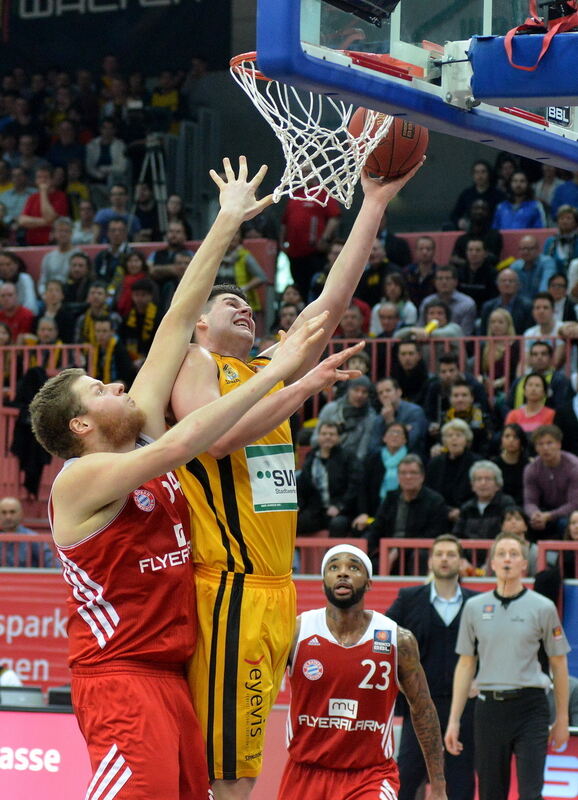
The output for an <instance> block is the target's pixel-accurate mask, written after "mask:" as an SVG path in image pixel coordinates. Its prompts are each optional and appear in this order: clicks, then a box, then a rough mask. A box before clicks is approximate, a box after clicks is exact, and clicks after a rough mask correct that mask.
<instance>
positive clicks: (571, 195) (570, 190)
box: [550, 172, 578, 217]
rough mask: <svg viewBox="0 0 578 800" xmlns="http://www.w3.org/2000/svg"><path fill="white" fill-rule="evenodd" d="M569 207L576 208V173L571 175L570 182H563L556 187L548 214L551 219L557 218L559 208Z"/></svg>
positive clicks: (577, 202) (577, 200)
mask: <svg viewBox="0 0 578 800" xmlns="http://www.w3.org/2000/svg"><path fill="white" fill-rule="evenodd" d="M563 205H569V206H574V208H578V172H573V173H572V180H571V181H564V183H563V184H562V186H558V188H557V189H556V191H555V192H554V196H553V197H552V205H551V206H550V213H551V214H552V216H553V217H555V216H557V214H558V209H559V208H560V206H563Z"/></svg>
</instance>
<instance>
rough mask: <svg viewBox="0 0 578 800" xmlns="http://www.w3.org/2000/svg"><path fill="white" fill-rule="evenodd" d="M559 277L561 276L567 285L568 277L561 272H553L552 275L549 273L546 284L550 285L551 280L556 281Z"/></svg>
mask: <svg viewBox="0 0 578 800" xmlns="http://www.w3.org/2000/svg"><path fill="white" fill-rule="evenodd" d="M560 278H562V280H563V281H564V283H565V285H566V286H568V278H567V277H566V276H565V275H564V273H563V272H555V273H554V274H553V275H550V277H549V278H548V286H550V284H551V283H552V281H557V280H559V279H560Z"/></svg>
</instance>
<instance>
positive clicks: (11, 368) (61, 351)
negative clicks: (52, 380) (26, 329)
mask: <svg viewBox="0 0 578 800" xmlns="http://www.w3.org/2000/svg"><path fill="white" fill-rule="evenodd" d="M94 357H95V354H94V348H93V347H91V346H90V345H89V344H59V345H52V346H50V347H43V346H40V345H26V346H21V345H10V346H9V347H0V375H1V376H3V381H2V392H1V393H0V405H2V404H3V403H5V402H6V401H10V400H14V397H15V395H16V385H17V383H18V380H19V378H20V377H21V376H22V375H24V373H25V372H26V371H27V370H29V369H30V367H36V366H39V365H40V366H43V367H44V369H45V370H46V372H47V374H48V376H49V377H52V376H53V375H56V374H57V373H58V372H60V371H61V370H63V369H66V368H67V367H82V368H83V369H85V370H86V371H87V372H88V374H89V375H92V374H93V373H94V363H95V362H94Z"/></svg>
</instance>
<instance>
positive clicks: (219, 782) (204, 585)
mask: <svg viewBox="0 0 578 800" xmlns="http://www.w3.org/2000/svg"><path fill="white" fill-rule="evenodd" d="M419 166H421V164H420V165H418V167H416V168H415V169H414V170H412V171H411V172H409V173H408V174H407V175H404V176H403V177H401V178H398V179H397V180H395V181H391V182H389V183H386V182H384V181H383V180H379V179H371V178H369V177H368V176H365V175H364V176H362V185H363V189H364V193H365V197H364V201H363V204H362V206H361V209H360V211H359V214H358V216H357V219H356V221H355V223H354V225H353V228H352V230H351V233H350V235H349V237H348V239H347V242H346V244H345V245H344V247H343V250H342V251H341V253H340V255H339V257H338V258H337V260H336V262H335V264H334V265H333V267H332V269H331V271H330V273H329V275H328V277H327V280H326V283H325V286H324V288H323V292H322V294H321V295H320V297H319V298H317V300H315V301H314V302H313V303H311V304H310V305H309V306H308V307H307V308H305V309H304V310H303V311H302V313H301V314H300V316H299V317H298V319H297V320H296V322H295V323H294V328H293V329H297V328H299V327H300V326H301V325H302V324H303V323H304V321H306V320H308V319H310V318H311V317H312V316H314V315H316V314H318V313H319V311H320V310H323V311H325V310H327V311H329V317H328V319H327V321H326V322H325V323H324V326H323V327H324V331H325V333H324V336H323V337H321V338H320V339H319V341H318V345H317V346H316V347H315V348H312V350H311V354H310V357H309V359H308V363H307V364H304V367H303V369H301V370H300V371H299V373H297V374H295V375H293V376H292V377H291V378H290V379H289V380H288V381H287V382H286V384H285V385H284V386H283V385H281V384H280V385H278V386H276V387H275V388H274V389H273V390H272V391H271V392H270V393H269V394H268V395H267V396H266V397H264V398H263V399H262V400H260V401H259V402H258V403H257V404H256V405H255V406H254V407H253V408H252V409H251V411H249V412H247V414H245V416H244V417H243V418H242V419H241V421H240V422H238V423H236V424H235V425H233V426H231V429H230V431H229V432H228V433H227V434H225V435H224V436H222V437H221V438H220V439H219V440H218V441H217V442H216V443H215V444H214V445H213V447H212V448H211V449H210V450H208V451H207V452H206V453H204V454H203V455H201V456H199V457H198V458H196V459H194V460H193V461H191V462H189V463H188V464H187V465H186V466H185V467H183V468H182V469H180V470H179V480H180V483H181V486H182V487H183V490H184V492H185V495H186V496H187V499H188V500H189V504H190V507H191V511H192V516H193V534H192V535H193V542H192V547H193V561H194V563H195V580H196V586H197V606H198V614H199V637H198V641H197V649H196V652H195V655H194V657H193V662H192V664H191V669H190V681H189V682H190V686H191V691H192V693H193V700H194V703H195V708H196V711H197V714H198V716H199V719H200V721H201V725H202V727H203V731H204V735H205V739H206V743H207V757H208V763H209V773H210V778H211V780H212V782H213V792H214V795H215V798H216V800H231V799H232V798H235V799H237V798H241V799H242V800H246V798H248V797H249V796H250V793H251V789H252V788H253V785H254V782H255V779H256V777H257V776H258V775H259V772H260V770H261V761H262V752H263V739H264V732H265V723H266V720H267V716H268V714H269V711H270V709H271V706H272V704H273V702H274V700H275V697H276V695H277V692H278V690H279V686H280V684H281V679H282V677H283V672H284V670H285V666H286V663H287V655H288V652H289V648H290V645H291V642H292V638H293V627H294V618H295V590H294V586H293V584H292V581H291V565H292V560H293V548H294V538H295V526H296V512H297V493H296V486H295V476H294V466H295V464H294V458H293V447H292V444H291V435H290V431H289V424H288V422H287V420H288V418H289V417H290V415H291V414H293V413H294V412H295V411H296V410H297V409H298V408H299V407H300V406H301V405H302V404H303V402H304V401H305V400H306V399H307V398H308V397H309V396H310V395H311V394H314V393H315V392H317V391H319V390H320V389H322V388H323V387H324V386H325V385H327V383H328V382H330V383H333V382H334V381H335V380H336V374H335V373H336V369H338V367H339V366H340V365H341V364H342V363H343V362H344V360H345V359H346V358H348V357H349V356H350V355H351V353H352V350H351V349H349V350H346V351H343V352H341V353H338V354H335V355H334V356H331V357H330V358H328V359H325V361H322V362H321V363H320V364H318V365H317V366H314V365H315V364H317V361H318V359H319V357H320V356H321V354H322V353H323V351H324V349H325V347H326V345H327V342H328V340H329V338H330V337H331V335H332V334H333V331H334V330H335V328H336V327H337V325H338V324H339V321H340V319H341V316H342V314H343V312H344V311H345V310H346V309H347V308H348V306H349V303H350V300H351V296H352V294H353V291H354V290H355V287H356V286H357V284H358V282H359V278H360V277H361V274H362V273H363V269H364V267H365V264H366V263H367V260H368V257H369V253H370V250H371V247H372V245H373V242H374V240H375V237H376V235H377V230H378V225H379V223H380V221H381V218H382V216H383V212H384V210H385V208H386V207H387V204H388V203H389V201H390V200H391V199H392V198H393V197H394V196H395V195H396V194H397V193H398V192H399V190H400V189H401V188H402V187H403V186H404V185H405V183H407V181H408V180H409V179H410V178H411V177H412V176H413V175H414V174H415V172H416V171H417V169H419ZM290 334H291V331H290V332H289V335H290ZM254 335H255V325H254V322H253V318H252V312H251V308H250V306H249V304H248V303H247V301H246V298H245V297H244V295H243V293H242V292H241V290H239V289H237V288H236V287H231V286H222V287H216V288H215V289H214V290H213V293H212V294H211V296H210V298H209V301H208V303H207V305H206V306H205V310H204V313H203V314H202V315H201V317H200V319H199V321H198V323H197V326H196V328H195V337H194V344H192V345H191V346H190V349H189V353H188V355H187V357H186V359H185V361H184V363H183V366H182V368H181V372H180V374H179V377H178V379H177V381H176V383H175V386H174V389H173V394H172V400H171V402H172V408H173V411H174V413H175V416H176V418H177V420H180V419H182V418H183V417H184V416H185V415H186V414H188V413H189V412H190V411H192V410H193V409H196V408H199V407H201V406H204V405H206V404H207V403H209V402H211V401H212V400H215V399H217V398H218V397H219V396H221V395H222V394H226V393H228V392H230V391H233V390H234V389H235V388H236V387H237V386H239V385H241V384H242V383H244V382H246V381H247V380H250V379H251V377H252V376H253V375H254V374H255V372H256V371H257V370H258V369H259V368H260V367H261V366H262V365H264V364H265V363H267V358H266V354H263V355H262V356H260V357H258V358H256V359H254V360H253V361H251V362H249V363H247V357H248V355H249V352H250V350H251V347H252V346H253V341H254ZM357 349H358V348H355V352H357ZM314 351H316V352H314Z"/></svg>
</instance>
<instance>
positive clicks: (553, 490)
mask: <svg viewBox="0 0 578 800" xmlns="http://www.w3.org/2000/svg"><path fill="white" fill-rule="evenodd" d="M532 441H533V443H534V447H535V448H536V452H537V453H538V458H536V460H535V461H533V462H532V463H531V464H528V466H527V467H526V469H525V470H524V511H525V512H526V514H527V515H528V516H529V518H530V524H531V526H532V528H533V529H534V530H535V531H538V538H539V539H560V538H561V537H562V535H563V533H564V530H565V528H566V525H567V519H568V517H569V515H570V514H571V513H572V511H574V510H575V509H576V508H578V458H577V457H576V456H573V455H572V454H571V453H567V452H565V451H564V450H562V431H561V430H560V428H557V427H556V426H555V425H542V426H541V427H539V428H538V429H537V430H536V431H534V434H533V436H532Z"/></svg>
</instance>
